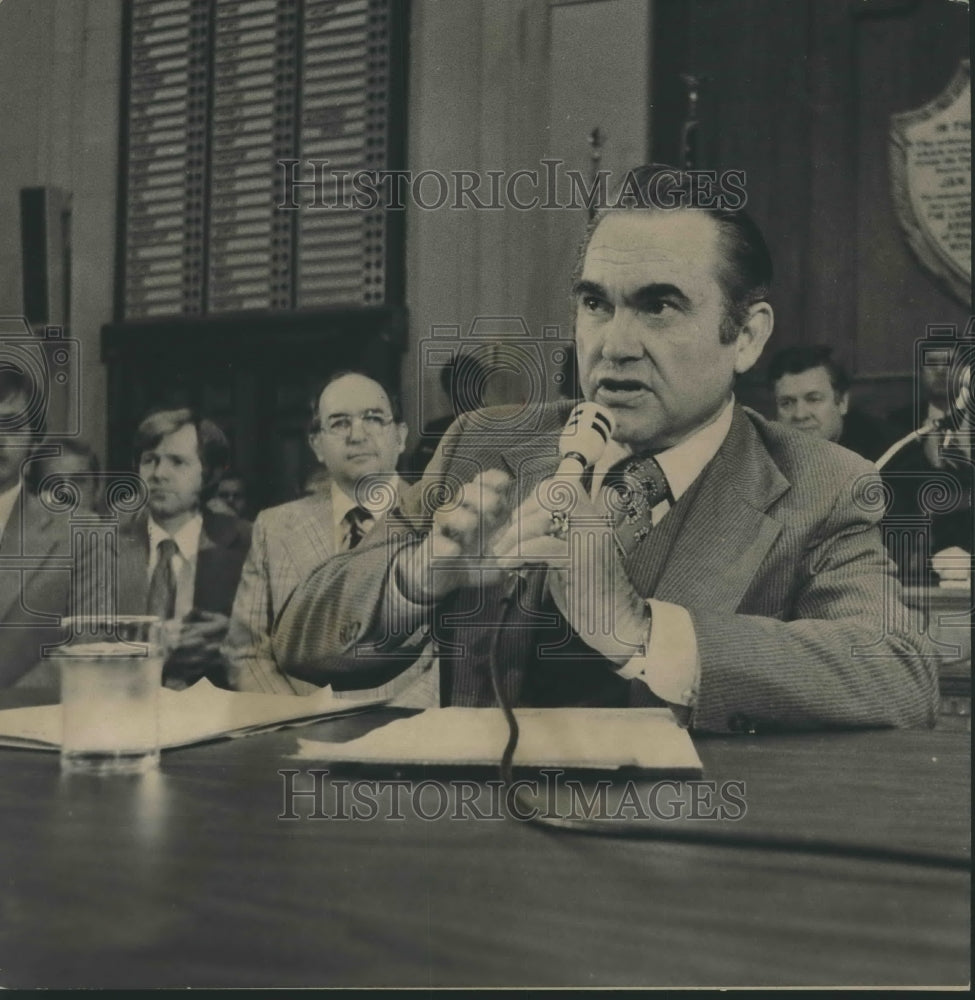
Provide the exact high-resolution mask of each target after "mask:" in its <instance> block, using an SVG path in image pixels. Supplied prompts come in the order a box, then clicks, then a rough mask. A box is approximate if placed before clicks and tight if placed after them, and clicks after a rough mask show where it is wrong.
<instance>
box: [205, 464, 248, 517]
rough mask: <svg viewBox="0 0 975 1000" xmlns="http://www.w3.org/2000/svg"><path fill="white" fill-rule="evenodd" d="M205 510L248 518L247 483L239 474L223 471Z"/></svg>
mask: <svg viewBox="0 0 975 1000" xmlns="http://www.w3.org/2000/svg"><path fill="white" fill-rule="evenodd" d="M207 510H211V511H213V513H214V514H229V515H230V516H231V517H240V518H243V519H244V520H245V521H247V520H249V519H250V518H249V516H248V515H249V513H250V508H249V506H248V502H247V485H246V483H245V482H244V480H243V478H242V477H241V476H238V475H235V474H231V473H224V475H223V476H221V477H220V482H219V483H217V488H216V490H214V493H213V496H212V497H211V498H210V499H209V500H208V501H207Z"/></svg>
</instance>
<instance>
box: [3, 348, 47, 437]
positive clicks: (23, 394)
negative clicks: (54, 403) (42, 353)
mask: <svg viewBox="0 0 975 1000" xmlns="http://www.w3.org/2000/svg"><path fill="white" fill-rule="evenodd" d="M40 395H41V394H40V393H39V391H38V386H37V383H36V382H35V381H34V379H33V377H32V376H31V375H30V374H29V373H28V372H27V371H26V370H25V369H23V368H21V367H20V365H17V364H14V362H12V361H10V360H8V359H6V358H4V359H3V360H2V361H0V400H2V401H3V402H8V401H9V400H12V399H19V398H22V399H24V400H26V403H25V405H24V408H23V410H22V411H21V412H20V413H12V414H10V415H9V416H7V417H6V418H0V432H2V431H21V432H22V431H24V430H25V428H29V429H30V430H31V431H33V432H34V433H35V434H43V433H44V420H45V416H46V410H47V406H46V403H47V401H46V399H42V398H39V397H40Z"/></svg>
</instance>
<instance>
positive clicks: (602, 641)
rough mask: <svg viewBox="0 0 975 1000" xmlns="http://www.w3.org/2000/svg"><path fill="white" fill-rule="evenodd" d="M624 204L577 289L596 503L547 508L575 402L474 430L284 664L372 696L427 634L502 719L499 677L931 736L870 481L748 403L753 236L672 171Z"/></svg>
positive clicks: (602, 227) (295, 619) (923, 662)
mask: <svg viewBox="0 0 975 1000" xmlns="http://www.w3.org/2000/svg"><path fill="white" fill-rule="evenodd" d="M626 190H627V192H628V198H625V199H622V200H617V201H615V202H614V201H611V202H610V206H609V208H608V209H606V210H604V211H601V212H600V213H598V214H597V215H596V217H595V219H594V220H593V223H592V224H591V227H590V230H589V232H588V234H587V239H586V243H585V248H584V253H583V255H582V258H581V260H580V262H579V265H578V266H577V271H576V274H575V276H574V277H575V280H574V282H573V298H574V302H575V336H576V348H577V353H578V358H579V372H580V380H581V385H582V389H583V393H584V395H585V397H586V398H587V399H589V400H591V401H594V402H595V403H597V404H600V405H602V406H604V407H606V408H607V409H608V410H609V411H610V412H611V413H612V414H613V416H614V418H615V431H614V435H613V440H612V441H611V442H610V444H609V446H608V448H607V449H606V453H604V454H603V456H601V458H600V459H598V460H597V461H596V464H595V467H594V468H592V473H591V475H592V483H591V486H589V484H588V483H586V481H585V480H586V477H583V479H582V480H578V479H577V480H576V481H575V482H573V483H571V484H570V485H572V486H573V491H572V492H573V494H574V495H573V496H572V497H571V499H570V500H568V501H566V502H565V503H564V507H562V508H561V509H557V510H556V511H555V512H554V514H553V512H552V511H551V509H550V506H551V504H550V498H549V497H547V496H546V494H547V493H550V492H551V491H550V490H546V489H545V488H544V487H545V485H546V479H547V477H550V476H551V475H552V474H553V472H554V471H555V469H556V467H557V465H558V449H557V441H558V437H559V432H560V430H561V428H562V426H563V424H564V422H565V420H566V417H567V414H568V409H569V406H570V405H571V404H555V405H553V406H536V407H526V408H522V410H520V411H515V412H511V411H508V412H500V411H496V412H494V413H493V414H487V415H484V414H480V415H478V414H471V415H469V416H468V417H462V418H460V419H459V420H458V421H457V423H456V424H455V425H454V427H453V428H452V429H451V431H449V432H448V434H447V436H446V437H445V439H444V441H443V442H442V444H441V447H440V449H439V451H438V453H437V455H436V457H435V458H434V460H433V462H432V463H431V465H430V467H429V468H428V470H427V474H426V476H425V477H424V479H425V481H421V482H419V483H417V484H416V486H415V487H414V488H413V489H411V491H410V492H409V493H407V494H406V495H405V496H404V498H403V501H402V503H401V505H400V508H399V509H398V510H396V511H394V512H393V513H392V514H391V515H390V517H389V518H388V522H387V524H386V525H385V526H380V527H382V530H380V527H377V529H376V530H375V531H374V532H373V535H372V536H370V537H369V538H368V539H366V541H365V543H364V544H363V545H361V546H360V547H359V548H358V549H357V550H356V551H354V552H351V553H348V554H346V555H343V556H339V557H337V558H335V559H333V560H330V561H329V562H327V563H325V564H324V565H323V566H322V567H320V568H319V569H318V570H317V571H316V572H315V573H313V574H312V575H311V577H310V578H309V579H308V580H307V581H306V582H305V584H303V585H302V586H301V587H299V588H298V590H297V591H296V592H295V594H294V596H293V597H292V599H291V601H290V602H289V603H288V605H287V606H286V607H285V609H284V612H283V613H282V615H281V617H280V619H279V621H278V625H277V628H276V630H275V633H274V645H275V650H276V653H277V656H278V659H279V662H282V663H284V664H286V665H287V667H288V669H289V670H290V671H291V672H292V673H294V674H297V675H298V676H301V677H305V678H308V679H315V680H317V681H318V682H319V683H321V682H323V681H324V680H326V679H329V678H335V679H339V678H341V679H343V682H344V683H347V684H354V683H360V684H362V685H363V686H365V683H366V682H367V681H368V682H372V683H375V681H376V679H377V678H378V677H382V676H383V675H384V674H389V673H392V672H394V671H395V670H396V669H402V667H403V663H407V662H410V660H411V659H412V658H413V657H414V656H416V655H417V652H418V651H419V650H420V649H421V648H423V647H424V646H425V645H426V644H428V643H429V641H430V640H431V639H432V640H433V641H434V642H436V643H437V644H438V646H439V650H440V667H441V699H442V702H443V703H444V704H448V705H484V706H487V705H490V704H492V703H493V702H494V696H493V692H492V684H491V680H490V673H489V667H490V665H491V663H492V661H493V663H494V664H495V665H496V667H497V668H498V669H499V670H500V672H501V678H500V685H501V688H502V690H503V691H504V692H505V693H506V695H507V697H508V698H509V699H510V701H511V702H513V703H514V704H521V705H540V706H555V705H601V706H628V705H634V706H636V705H662V704H669V705H671V706H673V707H674V709H675V711H676V712H677V714H678V715H679V716H680V717H682V718H683V719H685V720H686V721H687V722H688V724H689V725H691V726H693V727H694V728H695V729H699V730H707V731H715V732H758V731H770V730H775V729H810V728H817V727H827V728H830V727H839V726H867V725H881V726H883V725H919V724H927V725H930V724H932V723H933V721H934V717H935V707H936V701H937V664H936V661H935V659H934V657H933V655H932V653H931V650H930V647H929V646H928V644H927V641H926V639H925V637H924V636H922V635H918V634H916V633H913V632H911V631H910V630H909V629H908V628H907V626H905V625H903V624H902V623H903V622H905V621H907V620H908V619H907V618H906V616H904V615H903V614H899V613H898V612H900V611H902V608H901V607H900V592H899V589H898V586H897V583H896V580H895V579H894V575H893V566H892V564H891V563H890V561H889V560H888V559H887V558H886V555H885V553H884V550H883V546H882V544H881V538H880V532H879V530H878V526H877V524H878V521H879V518H880V514H881V510H880V509H878V505H877V504H873V505H871V504H870V503H868V502H867V499H866V498H867V497H869V495H870V488H871V487H875V486H876V485H877V477H876V472H875V470H873V467H872V466H871V465H870V464H869V463H867V462H865V461H864V460H863V459H861V458H860V457H859V456H857V455H854V454H853V453H851V452H849V451H847V450H845V449H842V448H837V447H836V446H835V445H833V444H831V443H829V442H827V441H823V440H821V439H819V438H816V437H813V436H806V435H799V434H795V433H793V432H792V431H789V430H787V429H785V428H783V427H781V426H779V425H777V424H774V423H769V422H768V421H766V420H764V419H763V418H762V417H760V416H759V415H758V414H756V413H753V412H752V411H750V410H747V409H745V408H743V407H741V406H739V405H737V404H736V403H735V402H734V397H733V392H732V387H733V383H734V379H735V376H736V375H737V374H740V373H742V372H745V371H747V370H748V369H749V368H751V367H752V366H753V365H754V364H755V362H756V361H757V360H758V357H759V355H760V354H761V352H762V349H763V347H764V346H765V343H766V341H767V339H768V337H769V335H770V334H771V331H772V323H773V315H772V308H771V306H770V305H769V302H768V295H769V285H770V282H771V277H772V265H771V260H770V256H769V252H768V249H767V246H766V244H765V241H764V239H763V237H762V235H761V233H760V232H759V230H758V229H757V227H756V226H755V224H754V223H753V222H752V220H751V219H750V218H749V217H748V216H747V214H746V213H745V212H743V211H740V210H735V209H737V206H732V207H721V206H720V205H717V206H716V205H715V203H714V198H713V192H712V198H711V204H710V205H704V206H702V207H700V208H698V207H697V202H696V201H695V199H696V198H697V197H698V196H699V194H700V189H699V188H698V187H696V186H695V183H694V178H690V177H688V175H686V174H683V173H681V172H678V171H674V170H670V169H669V168H665V169H661V168H656V167H645V168H640V169H638V170H637V171H634V172H632V174H631V175H630V177H629V178H628V182H627V186H626ZM499 428H503V429H504V430H505V433H504V434H502V433H500V432H499ZM618 480H622V482H623V484H624V485H625V486H626V489H625V490H623V491H618V490H617V488H616V483H617V481H618ZM452 483H460V484H465V485H463V486H462V488H460V489H459V491H457V490H455V491H454V496H453V499H452V500H451V501H450V502H448V503H443V496H444V494H443V493H442V492H440V493H439V494H438V489H439V488H440V487H443V486H448V487H449V486H450V485H451V484H452ZM577 483H578V484H579V485H578V486H577V485H576V484H577ZM540 484H541V486H542V487H543V488H542V489H537V487H539V486H540ZM548 485H549V486H550V485H551V484H550V483H549V484H548ZM563 492H565V491H563ZM582 542H591V544H578V543H582ZM606 553H613V556H612V557H610V558H607V555H606ZM617 553H619V554H618V555H617ZM539 564H542V568H541V569H533V568H532V567H533V566H537V565H539ZM519 565H520V566H524V567H526V568H525V569H524V570H523V575H522V576H521V577H520V576H518V575H513V574H509V573H506V572H505V571H504V569H499V568H497V567H499V566H501V567H511V566H519ZM509 602H510V603H509ZM499 623H504V625H503V627H502V626H501V624H499ZM396 653H399V654H401V655H402V657H403V662H401V663H400V664H398V665H397V664H396V663H395V662H393V663H391V662H390V659H389V658H390V656H391V655H394V654H396Z"/></svg>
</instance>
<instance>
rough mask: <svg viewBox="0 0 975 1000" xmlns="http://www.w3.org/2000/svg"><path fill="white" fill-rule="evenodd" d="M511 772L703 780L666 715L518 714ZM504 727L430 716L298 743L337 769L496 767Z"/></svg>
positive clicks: (487, 718)
mask: <svg viewBox="0 0 975 1000" xmlns="http://www.w3.org/2000/svg"><path fill="white" fill-rule="evenodd" d="M515 718H516V719H517V720H518V728H519V731H520V734H519V739H518V746H517V748H516V750H515V755H514V764H515V765H516V766H523V767H565V768H569V767H571V768H599V769H607V770H609V769H616V768H620V767H634V768H639V769H642V770H649V771H666V772H668V773H674V772H680V773H682V774H683V773H687V772H693V773H694V774H697V775H700V774H701V772H702V765H701V759H700V757H698V755H697V751H696V750H695V749H694V744H693V743H692V742H691V738H690V735H689V734H688V732H687V730H686V729H682V728H681V727H680V726H679V725H678V724H677V722H676V720H675V719H674V716H673V713H672V712H671V711H670V709H668V708H522V709H516V710H515ZM507 741H508V725H507V723H506V722H505V718H504V716H503V715H502V714H501V712H500V711H499V710H498V709H496V708H432V709H427V711H425V712H422V713H420V714H419V715H415V716H412V717H410V718H407V719H397V720H395V721H393V722H389V723H387V724H386V725H384V726H380V727H379V728H378V729H373V730H372V731H371V732H369V733H366V735H365V736H360V737H359V738H358V739H354V740H349V741H348V742H345V743H328V742H323V741H321V740H304V739H299V740H298V746H299V750H298V753H297V754H295V756H296V757H298V758H301V759H314V760H324V761H332V762H335V763H340V762H343V763H383V764H459V765H482V764H484V765H490V764H497V763H498V761H499V760H500V758H501V754H502V752H503V751H504V747H505V744H506V743H507Z"/></svg>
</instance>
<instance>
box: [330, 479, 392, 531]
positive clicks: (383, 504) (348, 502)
mask: <svg viewBox="0 0 975 1000" xmlns="http://www.w3.org/2000/svg"><path fill="white" fill-rule="evenodd" d="M387 481H388V483H389V485H390V486H393V487H394V488H395V486H396V479H395V478H391V479H389V480H387ZM331 487H332V520H333V522H334V523H335V524H339V523H341V521H342V518H344V517H345V515H346V514H348V512H349V511H350V510H352V508H353V507H363V508H365V510H367V511H369V513H370V514H371V515H372V516H373V517H374V518H378V517H379V515H380V514H385V513H386V511H387V509H388V508H389V503H388V502H387V500H388V498H387V497H386V494H385V491H384V490H376V491H375V494H376V498H375V502H373V503H370V502H369V501H370V496H366V497H364V498H363V503H361V504H359V503H356V501H355V499H354V498H353V497H350V496H349V494H348V493H346V492H345V490H343V489H342V487H341V486H339V484H338V483H337V482H335V480H334V479H333V480H332V483H331ZM370 493H372V491H370Z"/></svg>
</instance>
